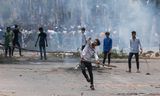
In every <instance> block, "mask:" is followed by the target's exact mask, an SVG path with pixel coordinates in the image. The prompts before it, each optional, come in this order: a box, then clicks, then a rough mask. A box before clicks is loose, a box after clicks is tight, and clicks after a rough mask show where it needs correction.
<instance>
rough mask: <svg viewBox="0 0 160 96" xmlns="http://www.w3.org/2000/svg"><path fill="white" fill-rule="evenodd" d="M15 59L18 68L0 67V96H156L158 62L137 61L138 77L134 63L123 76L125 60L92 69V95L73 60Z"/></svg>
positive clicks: (158, 95) (159, 72)
mask: <svg viewBox="0 0 160 96" xmlns="http://www.w3.org/2000/svg"><path fill="white" fill-rule="evenodd" d="M25 55H26V54H25ZM33 58H35V59H33ZM18 59H19V61H18V62H19V64H18V63H14V62H12V64H9V63H8V64H0V96H160V60H159V59H150V60H148V62H149V67H147V66H148V65H147V63H146V62H145V60H144V59H141V60H140V61H141V63H140V64H141V73H136V70H135V68H136V66H135V63H134V62H133V63H132V67H133V72H132V73H126V72H125V71H126V70H127V60H125V59H123V60H122V59H121V60H118V59H115V60H112V62H113V63H112V65H116V66H117V68H112V70H109V69H107V68H100V69H94V71H93V72H94V82H95V88H96V90H95V91H91V90H90V88H89V84H88V83H87V82H86V81H85V79H84V77H83V75H82V74H81V71H80V70H75V69H74V67H75V66H76V65H77V64H78V60H76V59H75V60H74V59H73V60H69V59H68V60H67V59H66V60H63V61H61V60H57V62H56V59H52V58H49V59H48V60H47V61H41V60H38V55H37V54H34V53H33V54H30V55H26V56H24V57H22V58H18ZM133 61H134V60H133ZM146 73H150V74H151V75H146Z"/></svg>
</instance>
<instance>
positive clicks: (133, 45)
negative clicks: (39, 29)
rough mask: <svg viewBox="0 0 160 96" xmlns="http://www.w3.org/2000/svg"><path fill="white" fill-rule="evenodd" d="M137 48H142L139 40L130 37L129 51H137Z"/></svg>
mask: <svg viewBox="0 0 160 96" xmlns="http://www.w3.org/2000/svg"><path fill="white" fill-rule="evenodd" d="M139 48H142V45H141V42H140V40H139V39H137V38H136V39H134V40H133V39H130V52H131V53H139Z"/></svg>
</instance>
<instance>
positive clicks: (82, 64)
mask: <svg viewBox="0 0 160 96" xmlns="http://www.w3.org/2000/svg"><path fill="white" fill-rule="evenodd" d="M85 68H87V70H88V73H89V76H90V81H91V84H93V73H92V64H91V63H90V62H86V61H82V62H81V70H82V73H83V75H84V77H85V78H86V80H89V77H88V75H87V74H86V69H85Z"/></svg>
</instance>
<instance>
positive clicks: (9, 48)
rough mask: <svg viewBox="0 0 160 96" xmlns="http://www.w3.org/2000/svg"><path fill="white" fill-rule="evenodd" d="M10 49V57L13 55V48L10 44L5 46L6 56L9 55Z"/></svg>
mask: <svg viewBox="0 0 160 96" xmlns="http://www.w3.org/2000/svg"><path fill="white" fill-rule="evenodd" d="M8 51H9V57H11V55H12V49H11V47H10V46H6V47H5V57H7V54H8Z"/></svg>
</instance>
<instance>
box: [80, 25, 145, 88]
mask: <svg viewBox="0 0 160 96" xmlns="http://www.w3.org/2000/svg"><path fill="white" fill-rule="evenodd" d="M81 32H82V47H81V48H82V50H81V51H82V52H81V64H80V67H81V70H82V74H83V75H84V77H85V78H86V80H87V82H89V83H90V84H91V85H90V88H91V90H94V89H95V88H94V83H93V82H94V80H93V73H92V64H91V63H92V60H91V59H92V57H93V56H94V57H95V60H96V62H94V63H96V64H100V61H99V58H98V55H97V51H96V46H99V45H100V44H101V43H100V40H99V39H95V40H93V42H92V41H91V38H89V39H87V38H86V35H85V28H81ZM131 35H132V38H131V39H130V52H129V56H128V70H127V72H129V73H131V72H132V71H131V59H132V57H133V55H135V59H136V65H137V73H140V70H139V68H140V67H139V52H142V51H143V50H142V46H141V42H140V40H139V39H138V38H137V37H136V31H132V32H131ZM105 36H106V37H105V38H104V40H103V43H102V44H103V62H102V65H103V66H104V65H106V64H105V61H106V58H108V66H109V67H110V66H111V65H110V62H111V53H112V45H113V44H112V43H113V42H112V38H111V37H110V32H105ZM139 49H140V50H139ZM86 68H87V70H88V73H89V76H88V75H87V74H86Z"/></svg>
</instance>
